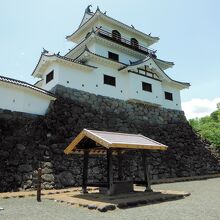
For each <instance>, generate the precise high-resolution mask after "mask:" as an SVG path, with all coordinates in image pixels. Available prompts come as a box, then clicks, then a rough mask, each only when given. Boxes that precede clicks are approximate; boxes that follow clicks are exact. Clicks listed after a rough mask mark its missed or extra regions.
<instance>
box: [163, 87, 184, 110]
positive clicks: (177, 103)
mask: <svg viewBox="0 0 220 220" xmlns="http://www.w3.org/2000/svg"><path fill="white" fill-rule="evenodd" d="M162 91H163V92H162V96H161V97H162V100H163V102H162V106H163V107H165V108H170V109H177V110H181V109H182V108H181V98H180V90H179V89H177V88H175V87H171V86H169V85H167V84H165V83H163V84H162ZM165 91H166V92H170V93H172V94H173V101H171V100H167V99H165V95H164V92H165Z"/></svg>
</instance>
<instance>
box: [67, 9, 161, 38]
mask: <svg viewBox="0 0 220 220" xmlns="http://www.w3.org/2000/svg"><path fill="white" fill-rule="evenodd" d="M98 12H99V13H100V14H101V15H102V16H104V17H105V18H107V19H110V20H112V21H113V22H116V23H118V24H120V25H122V26H124V27H126V28H127V29H130V30H131V31H135V32H137V33H139V34H141V35H144V36H147V37H149V38H150V39H151V40H154V41H158V40H159V39H160V38H159V37H152V36H151V35H150V34H146V33H144V32H142V31H139V30H137V29H135V28H132V27H131V26H129V25H127V24H125V23H123V22H121V21H118V20H117V19H114V18H112V17H110V16H108V15H106V13H103V12H101V11H100V9H99V8H97V10H96V12H95V13H91V15H92V16H91V17H90V19H88V20H87V21H86V22H85V23H84V24H83V25H81V26H79V28H78V29H77V30H76V31H75V32H74V33H72V34H71V35H68V36H66V39H68V38H71V37H72V36H73V35H74V34H75V33H76V32H77V31H78V30H79V29H80V28H81V27H83V26H86V24H87V23H88V22H89V21H91V19H92V18H93V17H95V15H96V14H97V13H98Z"/></svg>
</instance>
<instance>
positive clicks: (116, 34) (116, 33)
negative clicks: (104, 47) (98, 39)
mask: <svg viewBox="0 0 220 220" xmlns="http://www.w3.org/2000/svg"><path fill="white" fill-rule="evenodd" d="M112 38H113V39H115V40H117V41H121V33H120V32H119V31H118V30H112Z"/></svg>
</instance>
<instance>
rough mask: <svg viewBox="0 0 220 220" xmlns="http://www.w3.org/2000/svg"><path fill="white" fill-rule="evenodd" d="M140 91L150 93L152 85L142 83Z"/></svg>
mask: <svg viewBox="0 0 220 220" xmlns="http://www.w3.org/2000/svg"><path fill="white" fill-rule="evenodd" d="M142 90H143V91H146V92H152V84H150V83H147V82H142Z"/></svg>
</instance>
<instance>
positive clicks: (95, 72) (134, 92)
mask: <svg viewBox="0 0 220 220" xmlns="http://www.w3.org/2000/svg"><path fill="white" fill-rule="evenodd" d="M90 7H91V6H88V7H87V9H86V10H85V13H84V16H83V18H82V21H81V23H80V25H79V28H78V29H77V30H76V31H75V32H74V33H72V34H71V35H69V36H67V37H66V38H67V40H68V41H72V42H73V43H76V46H75V47H74V48H73V49H71V50H70V51H69V52H68V53H67V54H66V55H64V56H61V55H60V54H59V53H58V54H51V53H49V52H48V51H46V50H44V52H43V53H42V54H41V57H40V59H39V62H38V64H37V66H36V68H35V69H34V71H33V74H32V75H33V76H34V77H36V78H40V81H38V82H37V83H36V84H35V85H36V86H37V87H39V88H42V89H45V90H48V91H49V90H51V89H52V88H53V87H55V86H56V85H62V86H65V87H69V88H74V89H77V90H82V91H86V92H89V93H93V94H97V95H103V96H108V97H112V98H116V99H121V100H125V101H134V102H144V103H148V104H151V105H156V106H160V107H164V108H168V109H176V110H181V99H180V90H182V89H185V88H188V87H189V86H190V84H189V83H183V82H178V81H175V80H173V79H171V78H170V77H169V76H168V75H167V74H166V73H165V70H166V69H168V68H170V67H172V66H173V65H174V64H173V63H172V62H167V61H164V60H161V59H158V58H157V56H156V51H154V50H152V49H149V47H150V46H151V45H153V44H154V43H156V42H158V40H159V38H158V37H153V36H151V35H148V34H145V33H143V32H141V31H139V30H136V29H135V28H134V27H133V26H128V25H126V24H124V23H122V22H120V21H117V20H115V19H113V18H111V17H109V16H107V15H106V13H103V12H101V11H100V10H99V8H97V10H96V12H92V11H91V10H90Z"/></svg>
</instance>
